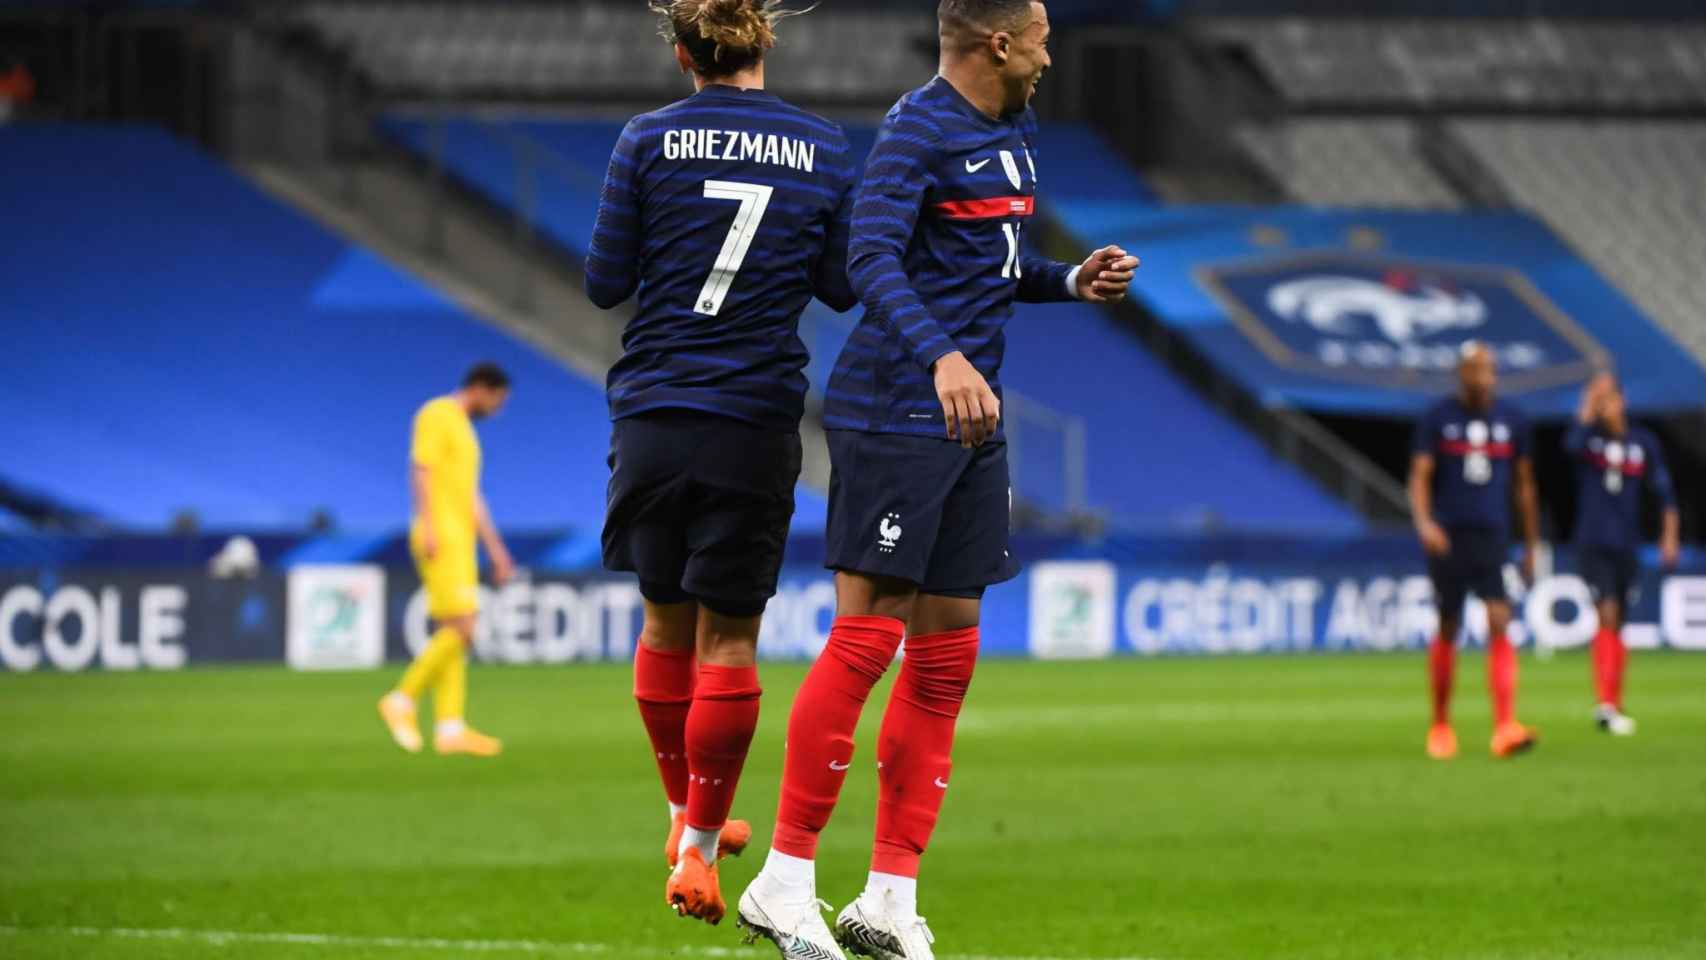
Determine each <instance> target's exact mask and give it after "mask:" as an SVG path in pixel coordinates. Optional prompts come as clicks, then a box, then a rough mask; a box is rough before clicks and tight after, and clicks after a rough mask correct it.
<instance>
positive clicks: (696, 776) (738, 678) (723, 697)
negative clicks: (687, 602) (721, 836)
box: [687, 663, 764, 830]
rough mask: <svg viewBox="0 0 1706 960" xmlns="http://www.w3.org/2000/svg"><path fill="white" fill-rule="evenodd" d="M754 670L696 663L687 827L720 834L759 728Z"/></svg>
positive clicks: (689, 726) (689, 718) (689, 732)
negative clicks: (753, 734) (697, 669)
mask: <svg viewBox="0 0 1706 960" xmlns="http://www.w3.org/2000/svg"><path fill="white" fill-rule="evenodd" d="M763 692H764V691H763V690H762V689H761V688H760V687H759V686H758V668H757V667H722V666H717V665H716V664H710V663H706V664H700V666H699V682H698V684H697V685H696V686H695V687H694V689H693V706H692V708H691V709H689V710H688V711H687V769H688V771H689V772H688V777H687V825H688V826H689V827H692V828H694V829H696V830H720V829H722V827H723V824H724V823H726V822H728V819H729V808H730V807H731V806H733V805H734V800H735V787H736V786H738V785H739V784H740V770H741V767H743V766H745V765H746V751H747V748H749V747H751V746H752V732H753V731H754V730H756V729H758V698H759V695H760V694H762V693H763Z"/></svg>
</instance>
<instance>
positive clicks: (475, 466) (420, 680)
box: [379, 363, 514, 757]
mask: <svg viewBox="0 0 1706 960" xmlns="http://www.w3.org/2000/svg"><path fill="white" fill-rule="evenodd" d="M508 398H509V376H508V375H507V374H505V373H504V371H503V370H502V369H501V368H499V367H498V366H497V365H496V364H491V363H482V364H479V365H477V366H475V367H474V368H473V369H471V370H469V371H468V374H467V376H465V377H463V378H462V387H461V389H459V390H457V391H456V392H455V393H453V394H450V395H449V396H444V397H438V398H436V399H433V400H429V401H428V402H427V403H426V405H425V406H423V407H421V409H420V411H419V412H418V413H416V414H415V426H414V440H413V442H412V443H411V445H410V455H409V487H410V490H411V491H412V492H413V494H414V502H415V507H414V520H413V522H412V523H411V524H410V526H409V551H410V553H412V554H413V555H414V558H415V568H416V569H417V570H419V571H420V575H421V584H422V585H423V586H424V587H425V588H426V593H427V612H428V613H429V614H430V615H431V616H432V619H433V622H434V623H435V624H437V629H436V630H435V632H434V633H433V635H432V640H431V641H430V642H429V643H428V644H427V645H426V649H424V650H422V651H421V652H420V655H419V656H417V657H415V662H414V663H411V664H410V665H409V669H408V670H407V671H406V672H405V673H404V674H403V679H402V680H401V681H399V682H398V684H397V687H396V689H394V690H392V691H391V692H390V693H387V694H386V695H385V696H384V697H383V698H381V699H380V701H379V715H380V716H381V717H382V718H384V720H385V725H386V726H387V727H389V728H390V729H391V738H392V739H393V740H396V741H397V746H399V747H402V748H403V749H404V750H407V751H409V752H410V753H415V752H418V751H419V750H420V749H421V731H420V725H419V723H418V721H417V720H416V718H415V704H416V703H417V702H418V701H419V700H420V698H421V694H422V693H424V692H425V691H426V690H427V688H428V687H431V688H432V693H433V711H434V713H435V715H436V720H437V722H436V723H435V724H434V727H433V741H432V744H433V749H434V750H437V751H438V752H439V753H464V754H470V755H473V756H478V757H491V756H496V755H497V754H498V753H499V752H500V751H501V750H502V749H503V744H502V743H501V742H499V741H498V740H497V739H496V738H495V737H488V736H486V735H485V734H483V733H479V732H477V731H475V730H474V729H472V728H470V727H469V726H468V724H467V722H466V721H465V720H464V719H463V716H462V714H463V706H464V704H465V702H466V701H467V695H468V653H467V650H468V646H469V645H470V644H471V643H472V642H473V639H474V618H475V617H476V616H477V615H478V614H479V612H480V593H479V563H478V560H477V558H476V556H475V542H476V540H478V542H479V543H481V544H484V545H485V547H486V555H487V556H488V557H489V558H490V559H491V561H492V579H493V581H494V582H496V583H498V584H500V585H501V584H502V583H503V582H504V581H506V580H508V579H509V577H510V574H511V573H512V572H513V570H514V564H513V562H512V561H511V560H510V556H509V551H508V550H507V549H505V548H504V543H503V539H502V538H500V537H499V536H498V530H497V527H495V526H494V525H493V524H492V515H491V513H490V512H489V511H487V509H486V500H485V498H484V497H482V496H481V495H480V439H479V437H477V436H475V434H474V423H473V421H475V420H482V419H484V418H486V417H489V416H491V415H492V414H494V413H497V412H498V409H499V408H501V407H502V406H503V405H504V401H505V400H506V399H508Z"/></svg>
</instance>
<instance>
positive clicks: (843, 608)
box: [835, 570, 918, 623]
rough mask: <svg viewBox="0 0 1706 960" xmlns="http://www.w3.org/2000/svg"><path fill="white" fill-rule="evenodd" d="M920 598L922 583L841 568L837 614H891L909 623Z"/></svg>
mask: <svg viewBox="0 0 1706 960" xmlns="http://www.w3.org/2000/svg"><path fill="white" fill-rule="evenodd" d="M917 600H918V584H916V583H913V582H911V581H909V580H902V579H900V578H898V577H884V576H875V575H872V574H867V573H855V572H851V571H846V570H843V571H839V572H837V573H836V575H835V615H836V616H838V617H889V618H891V619H894V620H899V621H901V622H902V623H906V622H908V621H910V620H911V619H912V610H913V607H914V605H915V604H916V602H917Z"/></svg>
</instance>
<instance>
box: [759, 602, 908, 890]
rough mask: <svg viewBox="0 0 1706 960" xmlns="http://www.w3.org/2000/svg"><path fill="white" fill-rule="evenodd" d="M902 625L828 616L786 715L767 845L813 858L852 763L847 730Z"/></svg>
mask: <svg viewBox="0 0 1706 960" xmlns="http://www.w3.org/2000/svg"><path fill="white" fill-rule="evenodd" d="M905 632H906V625H905V624H904V623H901V622H900V621H899V620H895V619H893V618H891V617H836V618H835V623H834V624H833V625H832V626H831V627H830V630H829V644H828V646H826V647H824V649H823V654H822V655H821V656H819V657H818V658H817V662H816V663H814V664H812V669H811V672H810V673H808V674H806V681H805V683H803V684H801V685H800V692H799V693H798V694H797V695H796V696H795V697H794V709H793V712H792V713H790V714H789V715H788V749H787V753H786V755H785V756H784V757H783V761H782V799H781V801H780V802H779V803H778V804H777V807H776V833H775V836H774V837H773V838H772V839H771V846H773V847H775V848H776V849H777V850H779V851H781V852H782V853H785V854H788V855H789V856H793V857H800V858H802V859H806V860H810V859H813V858H814V857H816V856H817V835H818V834H819V833H820V832H822V831H823V827H824V824H827V823H828V822H829V815H830V814H831V813H833V812H834V811H835V801H836V799H837V798H838V797H839V796H840V795H841V783H842V781H843V780H845V779H846V778H847V767H848V766H849V765H850V764H851V763H852V762H853V730H854V728H856V727H857V726H858V725H859V711H860V710H861V709H862V708H863V707H864V706H865V698H866V697H869V696H870V695H871V688H872V687H874V686H876V685H877V681H878V680H881V679H882V677H883V673H884V672H885V671H887V670H888V668H889V664H890V663H892V662H894V654H895V651H896V650H898V649H900V638H901V636H902V635H903V634H904V633H905Z"/></svg>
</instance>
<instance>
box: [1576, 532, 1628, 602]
mask: <svg viewBox="0 0 1706 960" xmlns="http://www.w3.org/2000/svg"><path fill="white" fill-rule="evenodd" d="M1576 562H1577V566H1578V567H1579V568H1580V572H1581V575H1582V580H1583V581H1585V582H1586V583H1587V585H1588V592H1589V593H1591V594H1592V595H1593V599H1594V602H1595V603H1598V602H1599V601H1601V600H1616V601H1617V602H1618V603H1619V604H1620V605H1621V606H1622V608H1623V609H1624V610H1627V609H1629V608H1630V607H1632V606H1634V605H1635V601H1636V600H1637V599H1638V598H1639V596H1640V577H1641V559H1640V557H1638V556H1637V555H1636V554H1635V551H1634V550H1633V549H1624V548H1619V547H1578V548H1577V549H1576Z"/></svg>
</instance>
